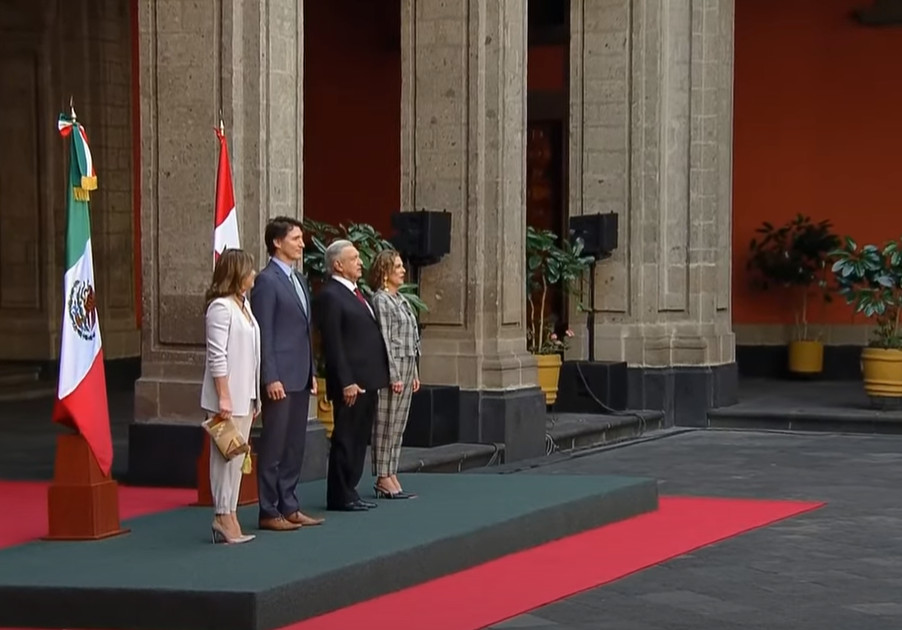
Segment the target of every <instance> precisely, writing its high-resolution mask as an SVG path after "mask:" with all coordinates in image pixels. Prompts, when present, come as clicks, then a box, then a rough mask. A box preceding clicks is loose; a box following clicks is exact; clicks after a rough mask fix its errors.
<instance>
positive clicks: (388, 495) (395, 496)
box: [373, 484, 410, 499]
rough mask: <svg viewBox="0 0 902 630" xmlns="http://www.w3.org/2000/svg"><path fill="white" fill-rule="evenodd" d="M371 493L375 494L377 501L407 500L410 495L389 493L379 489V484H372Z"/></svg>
mask: <svg viewBox="0 0 902 630" xmlns="http://www.w3.org/2000/svg"><path fill="white" fill-rule="evenodd" d="M373 492H374V493H376V498H377V499H409V498H410V495H408V494H407V493H404V492H389V491H388V490H385V489H383V488H380V487H379V484H373Z"/></svg>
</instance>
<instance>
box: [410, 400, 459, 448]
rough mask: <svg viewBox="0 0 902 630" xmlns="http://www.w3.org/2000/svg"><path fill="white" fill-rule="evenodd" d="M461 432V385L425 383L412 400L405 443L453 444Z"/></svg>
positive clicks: (422, 446)
mask: <svg viewBox="0 0 902 630" xmlns="http://www.w3.org/2000/svg"><path fill="white" fill-rule="evenodd" d="M459 435H460V388H459V387H455V386H453V385H423V386H422V387H420V391H418V392H417V393H416V394H414V395H413V398H412V399H411V401H410V415H409V417H408V420H407V428H406V429H404V446H415V447H421V448H432V447H434V446H442V445H444V444H453V443H454V442H457V441H458V438H459Z"/></svg>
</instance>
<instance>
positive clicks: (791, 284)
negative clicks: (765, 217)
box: [746, 214, 839, 339]
mask: <svg viewBox="0 0 902 630" xmlns="http://www.w3.org/2000/svg"><path fill="white" fill-rule="evenodd" d="M832 229H833V225H832V224H831V223H830V221H821V222H819V223H814V222H812V220H811V218H810V217H807V216H805V215H802V214H799V215H797V216H796V218H794V219H792V220H791V221H788V222H787V223H785V224H784V225H781V226H779V227H776V226H774V225H773V224H772V223H769V222H767V221H765V222H764V223H762V225H761V227H759V228H758V229H757V230H756V233H757V234H758V235H759V236H758V237H757V238H754V239H752V241H751V243H749V259H748V262H747V264H746V268H747V269H748V271H749V272H750V281H751V284H752V286H753V287H754V288H756V289H760V290H764V291H766V290H768V289H770V288H772V287H776V288H782V289H789V290H790V291H793V292H794V293H795V294H796V307H795V309H794V310H795V320H796V327H797V329H798V336H799V337H800V338H802V339H807V338H808V300H809V297H810V296H811V293H812V291H815V292H816V294H817V295H818V296H819V297H820V298H821V299H822V300H823V301H824V302H829V301H830V300H831V294H830V287H829V285H828V282H827V275H828V274H827V264H828V257H829V255H830V252H831V251H833V250H834V249H836V248H837V247H839V238H838V237H837V236H836V235H835V234H833V232H832Z"/></svg>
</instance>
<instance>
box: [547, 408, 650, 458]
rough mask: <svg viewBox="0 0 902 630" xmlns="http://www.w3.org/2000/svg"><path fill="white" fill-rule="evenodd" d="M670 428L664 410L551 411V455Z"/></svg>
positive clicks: (549, 424) (549, 417)
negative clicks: (617, 411)
mask: <svg viewBox="0 0 902 630" xmlns="http://www.w3.org/2000/svg"><path fill="white" fill-rule="evenodd" d="M664 428H666V421H665V419H664V413H663V412H661V411H648V410H642V411H625V412H622V413H618V414H616V415H614V414H610V415H593V414H576V413H566V414H564V413H561V414H549V416H548V438H549V442H550V444H549V449H546V452H547V454H549V455H550V454H551V453H553V452H556V451H560V452H562V453H575V452H579V451H582V450H585V449H590V448H597V447H599V446H606V445H611V444H618V443H620V442H624V441H627V440H634V439H637V438H641V437H643V436H644V435H646V434H648V433H651V432H655V431H660V430H662V429H664Z"/></svg>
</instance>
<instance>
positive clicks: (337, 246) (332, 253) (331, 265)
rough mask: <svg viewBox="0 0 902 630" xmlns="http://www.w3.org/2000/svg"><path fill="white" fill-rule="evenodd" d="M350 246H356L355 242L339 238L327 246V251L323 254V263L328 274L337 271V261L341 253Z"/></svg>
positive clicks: (330, 274)
mask: <svg viewBox="0 0 902 630" xmlns="http://www.w3.org/2000/svg"><path fill="white" fill-rule="evenodd" d="M348 247H354V243H352V242H351V241H346V240H337V241H332V242H331V243H329V246H328V247H327V248H326V253H325V254H324V255H323V258H324V262H325V263H326V264H325V265H323V266H324V267H325V268H326V276H327V277H331V276H332V274H333V273H334V271H335V261H336V260H338V259H339V258H341V253H342V252H343V251H344V250H346V249H347V248H348Z"/></svg>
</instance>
